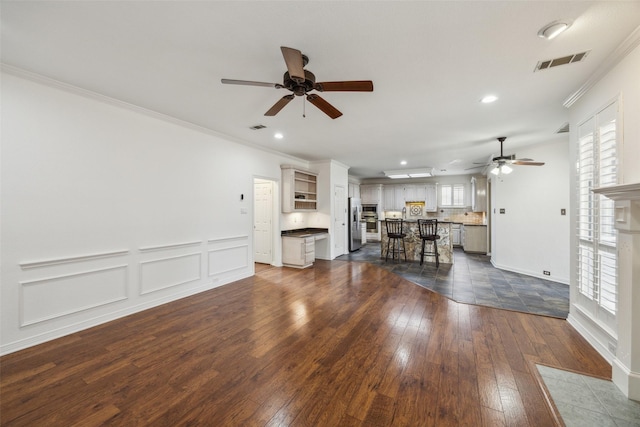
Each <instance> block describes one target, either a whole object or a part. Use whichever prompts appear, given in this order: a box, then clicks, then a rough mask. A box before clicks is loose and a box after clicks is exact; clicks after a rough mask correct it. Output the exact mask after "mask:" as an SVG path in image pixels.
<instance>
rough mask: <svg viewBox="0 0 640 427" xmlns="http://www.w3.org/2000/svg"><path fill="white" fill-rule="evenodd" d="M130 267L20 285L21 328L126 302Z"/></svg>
mask: <svg viewBox="0 0 640 427" xmlns="http://www.w3.org/2000/svg"><path fill="white" fill-rule="evenodd" d="M127 277H128V266H127V265H117V266H113V267H108V268H101V269H96V270H89V271H83V272H77V273H72V274H66V275H61V276H55V277H48V278H42V279H37V280H30V281H25V282H20V326H21V327H24V326H28V325H33V324H35V323H39V322H44V321H47V320H51V319H55V318H58V317H62V316H66V315H69V314H73V313H77V312H80V311H84V310H89V309H91V308H95V307H99V306H102V305H106V304H110V303H113V302H116V301H122V300H125V299H127V288H128V279H127Z"/></svg>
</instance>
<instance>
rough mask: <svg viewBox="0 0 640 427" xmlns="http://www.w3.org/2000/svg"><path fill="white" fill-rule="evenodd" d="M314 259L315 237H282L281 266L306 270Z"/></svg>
mask: <svg viewBox="0 0 640 427" xmlns="http://www.w3.org/2000/svg"><path fill="white" fill-rule="evenodd" d="M315 259H316V254H315V237H314V236H310V237H287V236H283V237H282V264H283V265H285V266H287V267H295V268H306V267H309V266H311V265H312V264H313V262H314V261H315Z"/></svg>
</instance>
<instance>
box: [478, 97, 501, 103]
mask: <svg viewBox="0 0 640 427" xmlns="http://www.w3.org/2000/svg"><path fill="white" fill-rule="evenodd" d="M497 100H498V97H497V96H495V95H487V96H485V97H484V98H482V99H481V100H480V102H482V103H483V104H491V103H492V102H496V101H497Z"/></svg>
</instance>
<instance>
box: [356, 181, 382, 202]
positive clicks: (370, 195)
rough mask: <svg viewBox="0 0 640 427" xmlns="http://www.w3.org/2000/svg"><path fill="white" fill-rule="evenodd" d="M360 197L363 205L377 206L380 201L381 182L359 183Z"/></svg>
mask: <svg viewBox="0 0 640 427" xmlns="http://www.w3.org/2000/svg"><path fill="white" fill-rule="evenodd" d="M360 199H361V201H362V204H363V205H378V206H379V205H380V204H381V203H382V184H366V185H361V186H360Z"/></svg>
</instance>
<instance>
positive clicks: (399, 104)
mask: <svg viewBox="0 0 640 427" xmlns="http://www.w3.org/2000/svg"><path fill="white" fill-rule="evenodd" d="M1 8H2V9H1V14H2V62H3V63H4V64H6V65H9V66H12V67H18V68H20V69H23V70H26V71H30V72H34V73H37V74H41V75H44V76H47V77H50V78H53V79H55V80H59V81H61V82H64V83H68V84H71V85H75V86H78V87H80V88H83V89H87V90H90V91H94V92H98V93H100V94H104V95H107V96H109V97H112V98H116V99H119V100H122V101H125V102H128V103H131V104H135V105H138V106H141V107H144V108H147V109H150V110H153V111H156V112H160V113H163V114H167V115H170V116H173V117H176V118H178V119H181V120H184V121H187V122H191V123H194V124H197V125H199V126H203V127H205V128H208V129H211V130H213V131H216V132H218V133H220V134H222V135H225V136H227V137H229V138H231V139H232V140H236V141H243V142H247V143H251V144H256V145H260V146H264V147H268V148H270V149H273V150H277V151H280V152H284V153H288V154H291V155H294V156H298V157H300V158H303V159H308V160H320V159H329V158H331V159H335V160H338V161H340V162H342V163H344V164H346V165H349V166H351V169H350V174H352V175H354V176H359V177H362V178H365V177H378V176H381V172H382V171H383V170H386V169H399V168H402V167H406V168H417V167H422V166H429V167H434V168H436V173H437V174H439V175H445V174H446V175H451V174H458V173H466V172H465V171H464V170H465V168H468V167H471V166H473V162H482V161H485V160H486V159H488V158H489V157H490V156H491V155H495V154H497V153H498V151H499V144H498V142H497V141H496V140H495V138H496V137H498V136H507V137H508V139H507V141H506V142H505V154H511V153H513V152H517V150H516V149H517V148H518V147H524V146H527V145H532V144H536V143H542V142H553V141H565V140H566V138H567V134H557V133H556V131H557V130H558V129H559V128H560V127H561V126H562V125H563V124H564V123H566V122H567V121H568V110H567V108H565V107H564V106H563V102H564V101H565V100H566V99H567V98H568V97H570V96H571V95H572V94H573V93H575V92H576V91H577V90H579V89H580V88H581V87H582V86H583V85H584V84H585V82H588V81H589V79H590V78H591V76H592V75H594V73H597V72H600V71H601V70H602V67H606V66H607V65H606V64H607V62H611V60H610V59H609V60H608V58H609V57H610V55H611V54H612V53H613V52H614V51H615V50H616V49H617V48H618V46H620V45H621V43H623V42H624V41H625V39H627V38H628V37H629V36H630V35H631V34H632V33H633V32H634V30H635V29H636V28H637V27H638V26H639V25H640V2H639V1H624V2H617V1H599V2H580V1H547V2H541V1H508V2H501V1H486V2H485V1H424V2H421V1H411V2H409V1H375V2H373V1H332V2H329V1H291V2H287V1H255V2H250V1H231V2H226V1H195V2H186V1H165V2H152V1H138V2H128V1H113V2H82V1H68V2H55V1H44V2H33V1H16V2H10V1H2V3H1ZM558 19H570V20H572V21H573V25H572V26H571V28H570V29H569V30H568V31H567V32H565V33H564V34H562V35H560V36H559V37H558V38H556V39H554V40H552V41H548V40H544V39H541V38H539V37H537V32H538V30H539V29H540V28H541V27H542V26H544V25H545V24H547V23H550V22H552V21H555V20H558ZM636 34H637V32H636ZM634 36H635V35H634ZM280 46H288V47H293V48H296V49H300V50H301V51H302V52H303V53H305V54H306V55H307V56H309V58H310V62H309V64H308V65H307V69H308V70H310V71H313V73H314V74H315V75H316V77H317V80H318V81H336V80H373V82H374V88H375V89H374V92H372V93H357V92H353V93H338V92H327V93H324V94H322V97H323V98H324V99H325V100H327V101H328V102H330V103H331V104H333V105H334V106H335V107H336V108H338V109H339V110H340V111H342V113H343V114H344V115H343V116H342V117H340V118H338V119H336V120H331V119H330V118H329V117H327V116H326V115H325V114H324V113H322V112H321V111H320V110H318V109H317V108H316V107H314V106H313V105H311V104H309V103H308V102H306V105H304V106H303V98H302V97H296V99H295V100H294V101H292V102H291V103H289V105H288V106H286V107H285V108H284V109H283V110H282V111H281V112H280V113H279V114H278V115H277V116H275V117H265V116H264V115H263V114H264V112H265V111H267V110H268V109H269V108H270V107H271V106H272V105H273V104H274V103H275V102H276V101H277V100H278V99H280V98H281V97H282V96H283V95H285V94H287V93H288V92H287V91H286V90H284V89H279V90H276V89H273V88H265V87H252V86H235V85H223V84H221V83H220V79H221V78H229V79H240V80H255V81H261V82H273V83H281V82H282V74H283V73H284V71H286V66H285V64H284V61H283V58H282V55H281V53H280ZM587 50H589V51H590V53H589V55H588V56H587V58H586V59H585V60H584V61H583V62H580V63H576V64H570V65H566V66H561V67H558V68H554V69H549V70H545V71H540V72H535V73H534V71H533V70H534V67H535V66H536V64H537V63H538V61H540V60H546V59H552V58H556V57H560V56H565V55H569V54H573V53H578V52H583V51H587ZM489 93H493V94H496V95H497V96H499V100H498V101H497V102H495V103H493V104H488V105H485V104H481V103H480V102H479V100H480V98H482V97H483V96H484V95H486V94H489ZM303 107H306V118H303V117H302V112H303ZM256 124H263V125H265V126H267V128H266V129H262V130H251V129H249V128H250V127H251V126H253V125H256ZM276 131H279V132H282V133H283V134H284V136H285V137H284V139H282V140H276V139H274V138H273V134H274V132H276ZM401 160H407V162H408V164H407V165H406V166H400V161H401ZM536 160H541V161H544V159H536ZM443 170H446V171H443ZM476 171H478V170H477V169H476Z"/></svg>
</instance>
